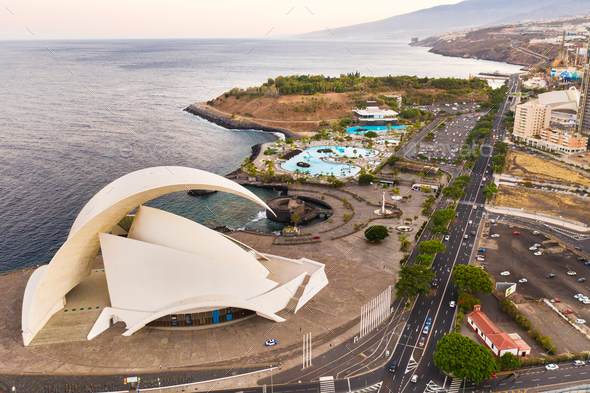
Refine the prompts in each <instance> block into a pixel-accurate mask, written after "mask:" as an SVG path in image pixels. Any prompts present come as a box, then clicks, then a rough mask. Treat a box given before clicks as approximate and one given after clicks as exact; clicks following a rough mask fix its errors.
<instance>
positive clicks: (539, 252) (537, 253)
mask: <svg viewBox="0 0 590 393" xmlns="http://www.w3.org/2000/svg"><path fill="white" fill-rule="evenodd" d="M534 255H536V256H539V255H543V253H542V252H541V251H537V252H536V253H535V254H534Z"/></svg>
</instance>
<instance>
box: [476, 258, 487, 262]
mask: <svg viewBox="0 0 590 393" xmlns="http://www.w3.org/2000/svg"><path fill="white" fill-rule="evenodd" d="M475 260H476V261H477V262H485V259H484V258H481V257H477V258H475Z"/></svg>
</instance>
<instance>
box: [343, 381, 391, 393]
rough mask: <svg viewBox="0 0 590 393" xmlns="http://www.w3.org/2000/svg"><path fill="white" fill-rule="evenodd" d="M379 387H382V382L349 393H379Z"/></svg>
mask: <svg viewBox="0 0 590 393" xmlns="http://www.w3.org/2000/svg"><path fill="white" fill-rule="evenodd" d="M381 386H383V381H380V382H379V383H376V384H375V385H371V386H369V387H367V388H363V389H359V390H353V391H352V392H350V393H379V392H380V391H381Z"/></svg>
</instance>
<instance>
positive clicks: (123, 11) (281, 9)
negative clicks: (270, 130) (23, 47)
mask: <svg viewBox="0 0 590 393" xmlns="http://www.w3.org/2000/svg"><path fill="white" fill-rule="evenodd" d="M460 1H461V0H416V1H400V0H370V1H359V0H322V1H320V2H318V1H308V2H304V1H299V0H294V1H275V0H249V1H243V0H242V1H237V0H227V1H220V0H217V1H215V0H213V1H204V0H160V1H154V0H143V1H138V0H127V1H126V0H122V1H121V0H101V1H89V0H75V1H74V0H54V1H47V0H29V1H26V0H25V1H18V0H9V1H4V2H3V3H4V4H2V5H3V7H2V9H0V40H39V39H41V40H42V39H134V38H265V37H268V38H281V37H284V36H292V35H296V34H301V33H307V32H310V31H316V30H325V29H326V28H335V27H342V26H349V25H353V24H358V23H364V22H372V21H376V20H381V19H385V18H388V17H391V16H395V15H400V14H405V13H408V12H412V11H417V10H419V9H423V8H430V7H434V6H437V5H442V4H455V3H458V2H460Z"/></svg>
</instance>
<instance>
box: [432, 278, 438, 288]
mask: <svg viewBox="0 0 590 393" xmlns="http://www.w3.org/2000/svg"><path fill="white" fill-rule="evenodd" d="M430 285H432V287H433V288H436V287H438V279H437V278H435V279H434V280H432V282H431V283H430Z"/></svg>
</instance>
